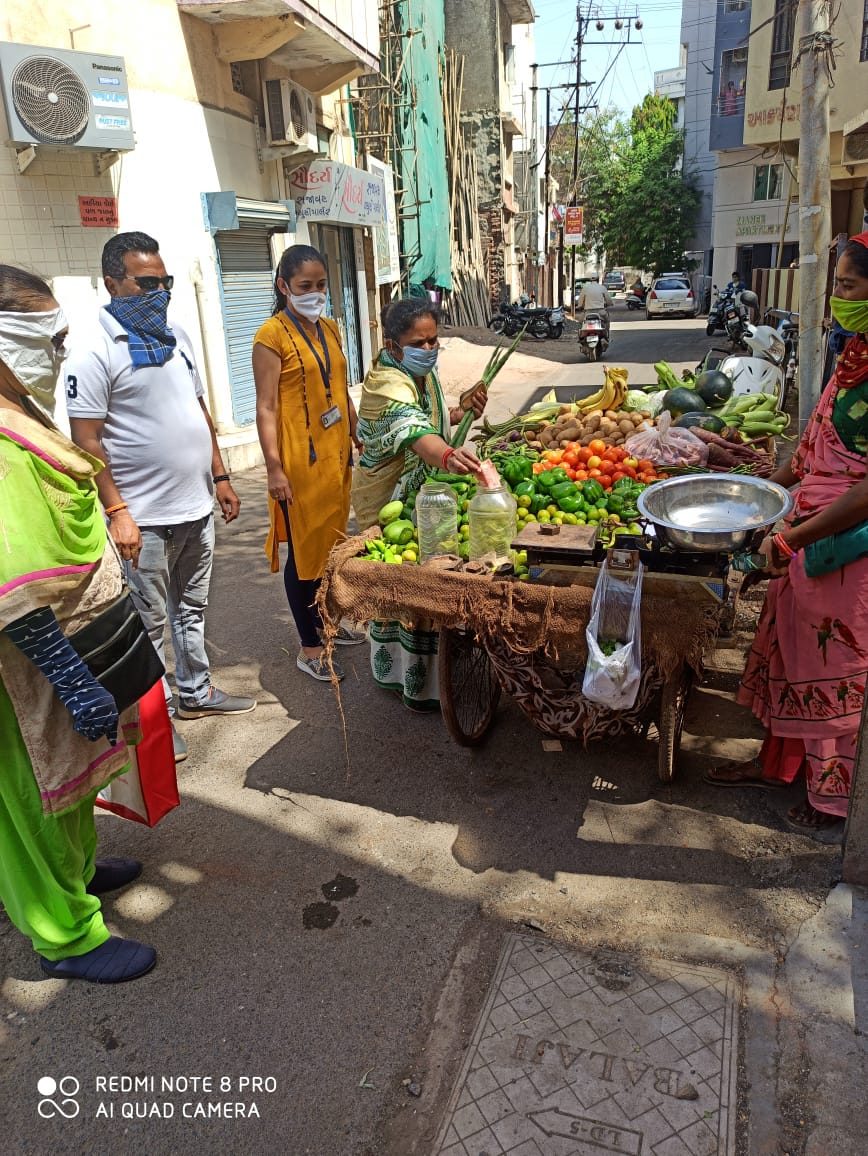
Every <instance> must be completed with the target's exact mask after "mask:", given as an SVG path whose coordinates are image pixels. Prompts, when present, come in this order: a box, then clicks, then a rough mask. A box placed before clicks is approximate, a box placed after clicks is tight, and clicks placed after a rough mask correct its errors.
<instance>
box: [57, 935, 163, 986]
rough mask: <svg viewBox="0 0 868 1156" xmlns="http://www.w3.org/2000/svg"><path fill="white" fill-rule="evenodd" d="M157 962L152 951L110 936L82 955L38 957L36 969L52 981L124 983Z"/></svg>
mask: <svg viewBox="0 0 868 1156" xmlns="http://www.w3.org/2000/svg"><path fill="white" fill-rule="evenodd" d="M156 962H157V953H156V951H155V950H154V949H153V947H148V946H147V945H146V944H144V943H138V942H137V941H136V940H135V939H121V938H120V937H119V936H117V935H113V936H111V938H110V939H107V940H106V941H105V943H101V944H100V945H99V947H95V948H94V949H93V951H87V952H85V954H84V955H70V956H67V958H66V959H45V958H43V956H40V957H39V965H40V967H41V968H42V970H43V971H44V972H45V974H46V975H50V976H51V977H52V979H83V980H86V981H87V982H88V983H124V982H126V980H128V979H138V978H139V976H140V975H146V974H147V973H148V972H149V971H150V970H151V968H152V967H153V966H154V964H155V963H156Z"/></svg>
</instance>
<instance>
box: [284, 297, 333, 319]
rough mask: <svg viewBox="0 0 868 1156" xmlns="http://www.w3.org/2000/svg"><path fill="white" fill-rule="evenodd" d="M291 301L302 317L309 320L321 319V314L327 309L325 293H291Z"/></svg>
mask: <svg viewBox="0 0 868 1156" xmlns="http://www.w3.org/2000/svg"><path fill="white" fill-rule="evenodd" d="M289 303H290V305H291V306H292V308H293V309H294V310H295V312H296V313H298V315H299V316H300V317H306V318H307V319H308V321H319V319H320V314H321V313H322V311H323V309H325V303H326V295H325V293H317V292H313V293H290V295H289Z"/></svg>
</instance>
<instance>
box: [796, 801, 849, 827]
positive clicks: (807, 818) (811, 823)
mask: <svg viewBox="0 0 868 1156" xmlns="http://www.w3.org/2000/svg"><path fill="white" fill-rule="evenodd" d="M787 822H788V823H789V825H790V826H791V827H793V828H794V829H795V830H796V831H807V832H811V831H828V830H829V829H830V828H832V827H837V826H838V824H839V823H843V822H844V820H843V818H842V817H841V816H840V815H830V814H828V812H826V811H818V810H817V808H816V807H814V806H812V805H811V804H810V803H809V802H808V800H807V799H803V800H802V801H801V803H797V804H796V806H795V807H791V808H790V809H789V811H787Z"/></svg>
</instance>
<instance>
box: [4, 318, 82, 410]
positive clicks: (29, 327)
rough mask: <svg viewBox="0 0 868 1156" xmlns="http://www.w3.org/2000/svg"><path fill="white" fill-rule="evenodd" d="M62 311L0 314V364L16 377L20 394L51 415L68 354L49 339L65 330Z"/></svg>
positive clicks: (64, 319)
mask: <svg viewBox="0 0 868 1156" xmlns="http://www.w3.org/2000/svg"><path fill="white" fill-rule="evenodd" d="M66 327H67V326H66V318H65V317H64V315H63V310H62V309H52V310H51V311H50V312H48V313H0V361H3V362H4V363H5V364H6V366H7V367H8V368H9V369H10V370H11V371H12V373H13V374H14V375H15V378H16V380H17V381H18V383H19V385H20V386H21V392H22V393H25V394H29V395H30V396H31V397H33V398H34V399H35V400H36V401H38V402H39V404H40V405H41V406H42V408H43V409H44V410H46V411H47V412H48V413H49V414H52V415H53V414H54V390H55V387H56V385H57V375H58V374H59V373H60V366H61V363H62V362H63V360H64V358H65V357H66V354H67V351H66V349H64V348H63V346H61V347H60V348H59V349H58V348H57V347H56V346H55V344H54V342H53V340H52V338H53V337H54V336H55V334H57V333H60V332H62V330H64V329H66Z"/></svg>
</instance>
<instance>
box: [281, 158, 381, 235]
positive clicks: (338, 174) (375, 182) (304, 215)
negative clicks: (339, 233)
mask: <svg viewBox="0 0 868 1156" xmlns="http://www.w3.org/2000/svg"><path fill="white" fill-rule="evenodd" d="M290 191H291V196H292V197H293V199H294V200H295V207H296V215H297V218H298V220H299V221H319V222H330V223H332V224H335V225H349V226H351V227H353V226H355V227H359V228H361V227H364V226H368V225H370V226H375V225H385V224H386V221H387V217H386V184H385V181H384V180H383V177H382V175H381V174H379V173H374V172H370V173H368V172H365V171H364V169H356V168H353V167H352V166H351V165H342V164H340V163H339V162H338V161H328V160H321V161H319V160H318V161H311V163H310V164H309V165H303V166H302V167H301V168H299V169H296V170H295V172H293V174H292V176H291V177H290Z"/></svg>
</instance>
